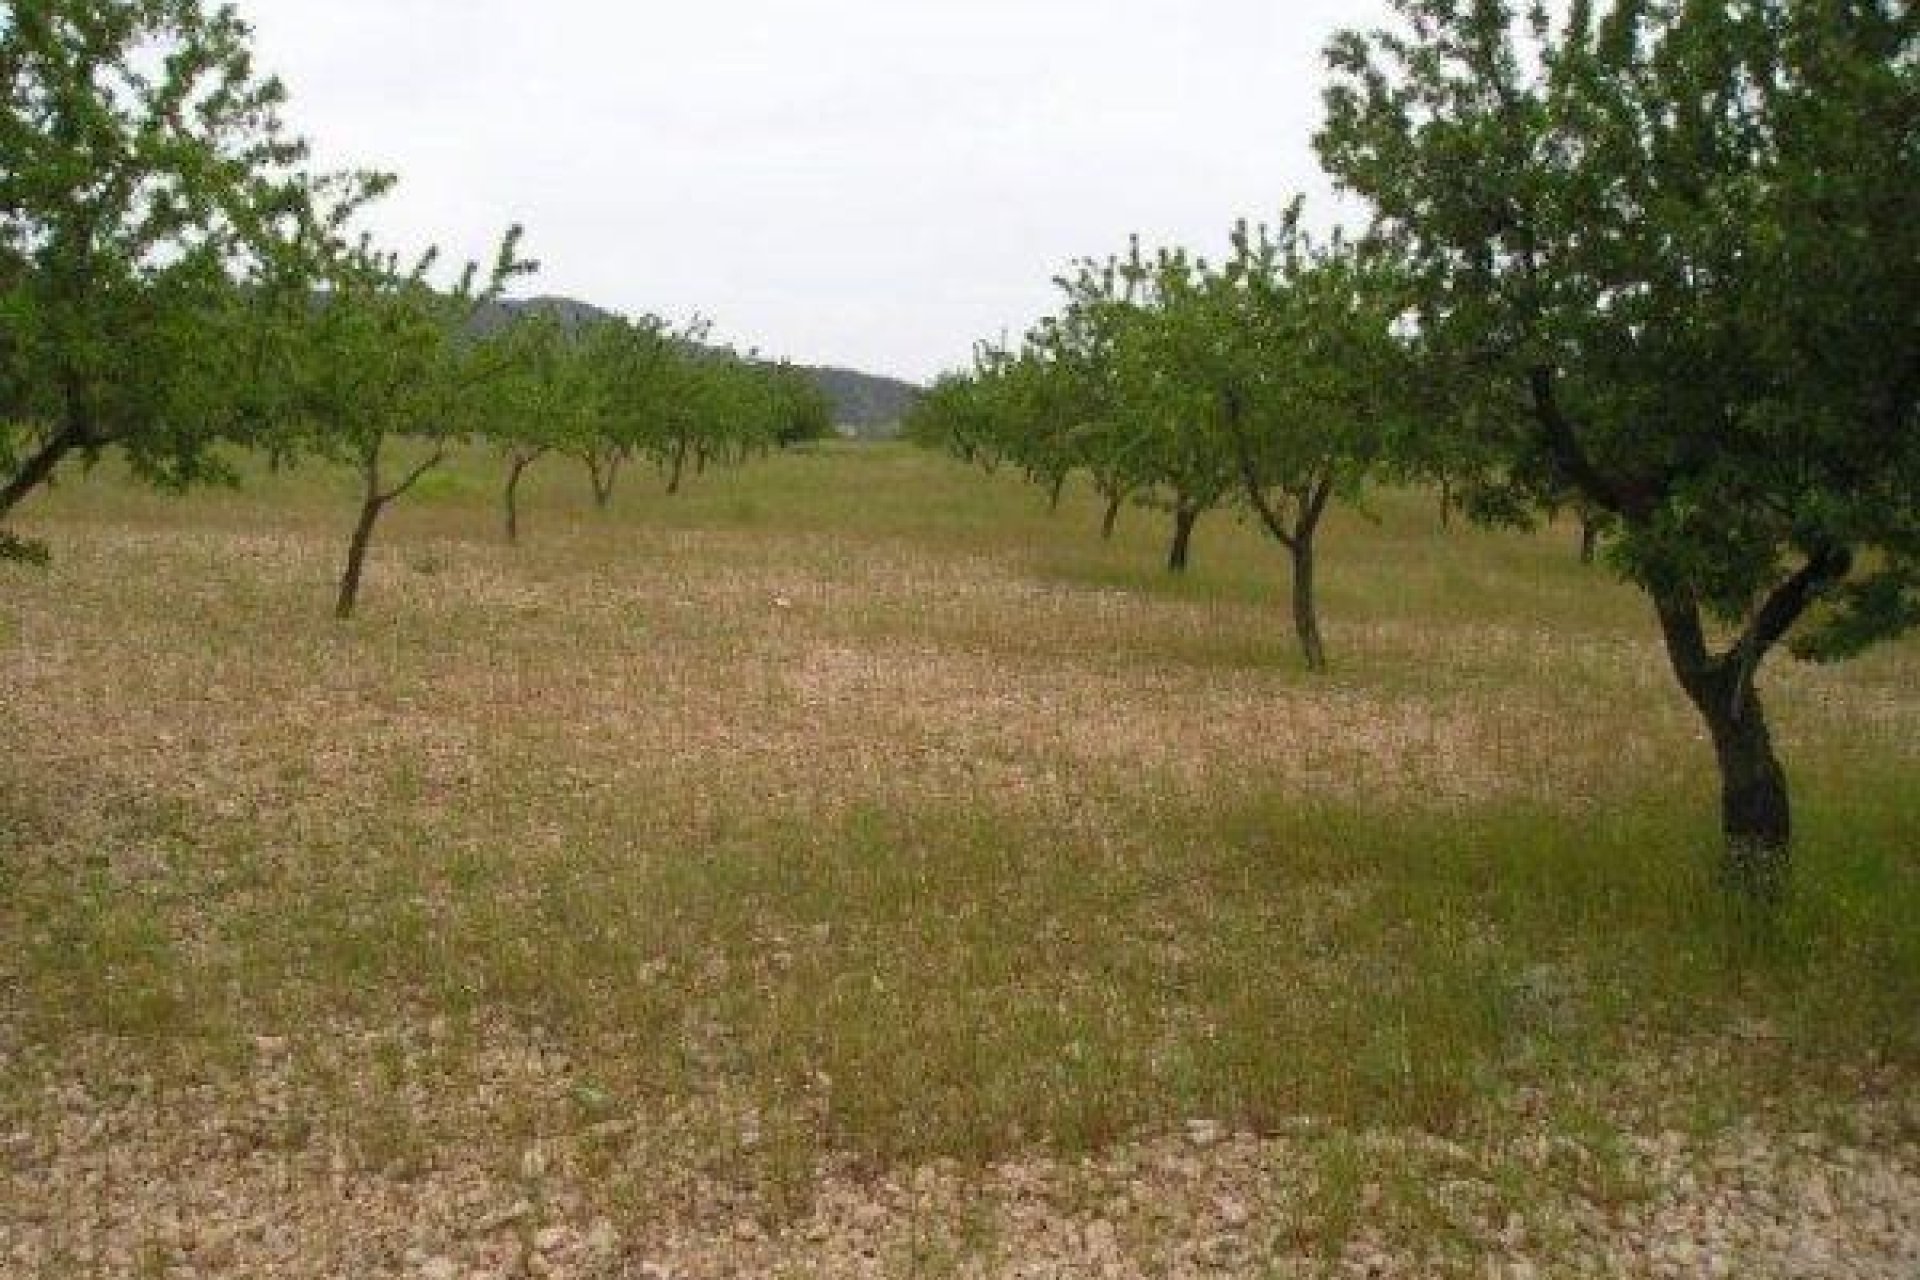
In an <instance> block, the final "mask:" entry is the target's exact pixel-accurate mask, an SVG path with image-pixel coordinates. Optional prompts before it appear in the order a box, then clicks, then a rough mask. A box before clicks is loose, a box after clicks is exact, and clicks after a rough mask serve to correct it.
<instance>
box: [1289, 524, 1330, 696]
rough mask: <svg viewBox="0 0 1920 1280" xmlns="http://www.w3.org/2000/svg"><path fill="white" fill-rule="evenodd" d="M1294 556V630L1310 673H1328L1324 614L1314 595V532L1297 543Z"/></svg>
mask: <svg viewBox="0 0 1920 1280" xmlns="http://www.w3.org/2000/svg"><path fill="white" fill-rule="evenodd" d="M1292 552H1293V629H1294V631H1295V633H1297V634H1298V635H1299V637H1300V652H1301V653H1302V654H1304V655H1305V656H1306V659H1307V669H1308V670H1309V671H1325V670H1326V669H1327V648H1326V645H1325V643H1323V642H1322V641H1321V639H1320V613H1319V609H1318V607H1317V605H1316V603H1315V599H1314V593H1313V530H1311V529H1309V530H1307V531H1306V532H1304V533H1303V534H1301V535H1300V536H1299V537H1297V538H1296V539H1295V540H1294V544H1293V547H1292Z"/></svg>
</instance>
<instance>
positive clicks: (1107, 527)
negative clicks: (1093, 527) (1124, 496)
mask: <svg viewBox="0 0 1920 1280" xmlns="http://www.w3.org/2000/svg"><path fill="white" fill-rule="evenodd" d="M1119 520H1120V495H1119V494H1117V493H1116V494H1112V495H1110V496H1109V497H1108V498H1107V514H1106V515H1105V516H1103V517H1102V518H1101V520H1100V538H1101V540H1102V541H1103V542H1112V541H1113V527H1114V525H1115V524H1117V523H1119Z"/></svg>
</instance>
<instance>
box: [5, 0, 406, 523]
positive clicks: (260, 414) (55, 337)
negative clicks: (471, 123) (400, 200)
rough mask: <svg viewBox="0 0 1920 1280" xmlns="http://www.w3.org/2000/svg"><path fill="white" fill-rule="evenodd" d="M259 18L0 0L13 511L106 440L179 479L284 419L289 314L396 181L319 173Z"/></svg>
mask: <svg viewBox="0 0 1920 1280" xmlns="http://www.w3.org/2000/svg"><path fill="white" fill-rule="evenodd" d="M250 37H251V33H250V31H249V30H248V28H247V26H246V25H245V24H244V23H243V22H241V21H240V20H239V19H238V18H237V17H236V16H235V15H234V13H233V11H232V10H231V9H229V8H225V7H221V8H212V7H209V6H208V5H205V4H202V3H199V2H198V0H143V2H135V0H118V2H109V0H86V2H82V0H17V2H16V3H13V4H10V5H8V6H7V11H6V14H5V16H4V17H0V156H4V161H0V423H4V424H8V425H5V426H0V519H5V518H6V517H7V516H8V515H9V514H10V513H11V512H12V511H13V510H14V508H15V507H17V506H18V505H19V503H20V502H21V501H23V500H24V499H25V498H26V497H28V496H29V495H30V494H32V493H33V492H34V491H35V490H36V489H38V488H39V487H40V486H42V485H44V484H46V483H48V482H49V480H50V479H51V478H52V477H53V475H54V472H55V470H56V468H57V467H58V466H59V465H60V463H61V462H62V461H64V460H66V459H68V458H74V457H79V458H85V459H92V458H96V457H98V456H99V455H100V454H101V453H102V452H104V451H105V450H108V449H117V450H119V451H120V452H121V453H123V454H124V455H125V457H126V458H127V459H128V461H129V462H130V463H131V465H132V467H133V470H134V472H135V474H136V475H138V476H140V477H142V478H143V479H146V480H148V481H150V482H153V483H156V484H159V485H162V486H166V487H181V486H185V485H187V484H190V483H193V482H196V481H202V480H207V479H218V478H231V475H232V473H231V471H230V469H229V468H228V466H227V465H226V463H225V462H224V461H223V460H222V458H221V456H220V455H219V453H218V452H217V451H216V450H215V449H214V448H213V446H214V445H215V444H216V443H217V442H219V441H222V440H232V441H240V442H242V443H252V442H258V441H259V440H260V439H261V438H262V436H263V435H264V434H265V433H266V432H267V431H268V430H269V428H270V427H271V426H272V425H273V423H274V422H275V421H276V420H277V419H278V418H279V416H280V414H279V405H278V396H279V394H280V392H281V390H282V388H283V385H284V380H283V369H282V367H281V363H282V360H283V359H284V356H285V352H284V350H283V349H281V348H279V347H277V346H276V345H275V339H276V338H278V337H280V336H284V334H285V333H286V329H285V327H284V325H282V324H281V323H279V319H280V318H281V317H280V313H282V312H284V311H285V310H287V309H289V308H298V307H301V306H304V304H305V300H306V291H307V289H308V287H309V281H310V278H311V276H312V274H313V271H314V268H315V265H316V262H317V258H318V255H319V253H320V251H321V250H322V249H323V248H324V246H325V244H326V243H327V241H328V240H329V238H330V237H332V236H333V235H334V234H335V233H337V231H338V227H339V225H340V223H341V222H342V221H343V220H344V219H345V217H346V216H347V215H348V214H349V213H350V212H351V210H352V208H353V207H354V206H356V205H357V204H359V203H360V202H362V201H364V200H365V199H367V198H369V197H371V196H372V195H374V194H376V193H377V192H378V191H379V190H381V189H382V188H383V187H384V185H385V180H384V179H381V178H378V177H375V176H371V175H352V176H344V177H340V178H335V179H326V180H321V179H316V178H313V177H311V176H310V175H308V174H307V173H306V172H304V170H303V169H302V165H303V163H304V161H305V159H306V148H305V145H304V144H303V143H302V142H301V141H300V140H299V139H297V138H294V137H292V136H290V135H289V134H288V133H287V132H286V131H285V128H284V126H283V125H282V122H281V119H280V109H281V105H282V103H283V101H284V98H285V92H284V90H283V89H282V87H281V85H280V83H279V81H277V80H274V79H272V78H271V77H263V76H261V75H259V74H258V73H257V72H256V71H255V70H254V67H253V63H252V57H251V53H250V50H249V43H250ZM27 547H28V544H25V543H23V542H21V541H20V540H18V539H16V538H14V537H13V536H12V535H9V534H6V533H4V532H0V548H12V549H15V550H23V549H27Z"/></svg>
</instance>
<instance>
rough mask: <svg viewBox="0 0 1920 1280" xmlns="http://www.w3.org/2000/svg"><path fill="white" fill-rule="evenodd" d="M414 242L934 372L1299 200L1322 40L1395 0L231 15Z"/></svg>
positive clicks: (378, 223) (550, 283)
mask: <svg viewBox="0 0 1920 1280" xmlns="http://www.w3.org/2000/svg"><path fill="white" fill-rule="evenodd" d="M238 5H239V8H240V10H241V12H242V13H243V14H244V15H245V16H246V17H247V18H248V19H249V20H250V21H251V22H252V23H253V25H254V27H255V29H256V33H257V48H258V51H259V61H260V64H261V66H262V67H263V69H265V70H269V71H273V72H276V73H278V74H279V75H280V76H281V77H282V78H283V79H285V80H286V82H287V85H288V88H289V90H290V91H291V93H292V96H293V102H292V107H291V111H290V116H291V121H292V123H293V125H294V126H295V128H296V129H297V130H299V131H300V132H302V133H304V134H305V135H307V136H308V137H310V138H311V139H312V140H313V141H314V143H315V146H316V149H317V158H318V160H319V162H320V163H321V164H322V165H325V166H329V167H331V166H345V165H356V166H365V167H374V168H382V169H387V170H391V171H393V172H395V173H397V174H399V175H400V178H401V183H400V187H399V189H398V191H396V192H395V194H394V195H393V196H392V197H391V198H390V199H389V200H388V201H387V202H386V203H385V205H384V206H383V208H382V209H381V210H380V211H379V212H378V214H376V216H375V217H374V219H373V224H374V226H375V227H376V229H377V230H378V231H379V232H380V233H381V234H382V235H383V236H384V237H386V238H387V239H389V240H390V242H391V243H392V246H393V247H394V248H397V249H401V250H407V251H411V250H415V249H418V248H420V247H424V245H425V244H427V243H439V244H441V245H442V246H444V248H445V249H446V250H447V252H448V254H449V255H450V256H454V257H459V258H466V257H476V256H484V255H486V254H487V253H488V251H489V249H490V247H491V245H492V244H493V242H494V240H495V239H497V237H498V235H499V232H500V231H501V230H502V229H503V228H504V227H505V226H506V225H507V224H508V223H511V222H515V221H518V222H522V223H524V224H526V228H527V238H526V242H525V243H526V250H527V252H528V253H529V254H530V255H531V256H533V257H535V258H538V259H539V260H540V262H541V264H542V271H541V273H540V275H539V276H538V277H536V278H535V280H534V281H533V283H532V286H531V288H530V289H529V290H528V291H529V292H536V293H558V294H566V295H569V296H572V297H577V298H581V299H583V300H585V301H588V302H593V303H596V304H598V305H600V306H604V307H609V308H612V309H614V310H619V311H624V312H628V313H633V312H638V311H655V312H658V313H660V314H663V315H666V316H668V317H670V318H684V317H686V316H689V315H691V314H694V313H696V312H697V313H699V314H702V315H706V316H708V317H710V318H712V319H713V320H714V321H715V322H716V325H717V329H716V332H717V334H718V336H720V337H723V338H726V339H729V340H731V341H734V342H736V343H737V344H739V345H741V346H743V347H746V346H752V347H758V348H759V349H760V350H761V351H762V352H764V353H765V354H767V355H770V356H789V357H792V358H794V359H798V360H804V361H807V362H812V363H833V364H842V365H850V366H853V367H856V368H861V369H865V370H868V371H870V372H875V373H891V374H896V375H900V376H905V377H911V378H915V379H925V378H929V377H931V376H932V375H933V374H935V373H937V372H938V371H940V370H942V369H945V368H951V367H956V366H959V365H962V364H964V363H965V362H966V361H967V359H968V357H969V353H970V351H971V347H972V343H973V341H974V340H975V339H976V338H980V337H987V336H997V335H998V334H1000V333H1001V332H1002V331H1012V332H1013V333H1016V334H1017V333H1018V332H1020V331H1021V330H1022V329H1024V328H1025V327H1026V326H1027V325H1028V324H1029V323H1030V322H1031V321H1032V320H1034V319H1035V318H1037V317H1038V316H1039V315H1041V314H1043V313H1044V312H1046V311H1048V310H1050V309H1052V305H1053V294H1052V286H1051V284H1050V281H1051V278H1052V276H1053V275H1054V274H1055V273H1056V272H1058V271H1059V270H1060V269H1061V268H1062V267H1063V266H1064V265H1066V263H1067V262H1069V261H1070V260H1071V259H1073V258H1076V257H1080V256H1086V255H1096V256H1101V255H1105V254H1107V253H1109V252H1112V251H1115V250H1118V249H1121V248H1123V247H1124V246H1125V243H1126V237H1127V235H1128V234H1129V233H1130V232H1134V231H1139V232H1140V233H1142V235H1143V236H1145V237H1146V238H1147V239H1148V240H1149V241H1150V242H1153V241H1172V242H1177V243H1184V244H1189V245H1192V246H1194V247H1196V248H1201V249H1212V248H1214V247H1216V246H1218V245H1219V244H1221V243H1222V242H1223V241H1224V239H1225V235H1226V230H1227V228H1228V226H1229V225H1230V224H1231V222H1232V221H1233V219H1234V218H1236V217H1239V216H1242V215H1245V216H1249V217H1254V218H1262V217H1270V216H1272V215H1273V214H1274V213H1275V212H1276V211H1277V210H1278V209H1279V208H1280V206H1281V205H1282V204H1283V203H1284V202H1285V200H1286V199H1287V197H1288V195H1289V194H1290V193H1292V192H1295V191H1304V192H1306V193H1307V194H1308V196H1309V198H1310V200H1311V201H1312V202H1313V203H1314V204H1316V205H1318V207H1319V210H1320V213H1321V216H1322V218H1324V217H1326V216H1329V214H1330V210H1331V204H1330V202H1329V198H1328V196H1327V186H1326V183H1325V181H1324V179H1323V178H1321V176H1320V174H1319V172H1318V167H1317V165H1316V164H1315V162H1314V159H1313V155H1312V148H1311V146H1310V145H1309V138H1310V135H1311V134H1312V131H1313V129H1314V128H1315V126H1316V124H1317V122H1318V120H1319V113H1320V106H1319V86H1320V84H1321V82H1322V80H1323V75H1322V71H1321V64H1320V57H1319V55H1320V50H1321V48H1322V46H1323V45H1324V43H1325V41H1326V39H1327V37H1328V36H1329V35H1330V34H1331V33H1332V32H1333V30H1334V29H1335V28H1336V27H1338V26H1341V25H1371V24H1373V23H1375V22H1376V21H1377V20H1378V18H1379V15H1380V13H1381V11H1382V10H1383V8H1384V6H1383V4H1382V3H1381V2H1380V0H1355V2H1354V3H1345V4H1343V3H1336V2H1335V0H1296V2H1294V3H1282V2H1281V0H1266V2H1264V3H1263V2H1262V0H1186V2H1184V3H1181V2H1177V0H1028V2H1026V3H1021V2H1020V0H921V2H908V0H891V2H889V0H706V2H705V3H702V2H701V0H678V2H677V3H672V4H662V3H655V2H653V0H634V2H632V3H616V2H615V0H538V2H535V3H528V2H527V0H238Z"/></svg>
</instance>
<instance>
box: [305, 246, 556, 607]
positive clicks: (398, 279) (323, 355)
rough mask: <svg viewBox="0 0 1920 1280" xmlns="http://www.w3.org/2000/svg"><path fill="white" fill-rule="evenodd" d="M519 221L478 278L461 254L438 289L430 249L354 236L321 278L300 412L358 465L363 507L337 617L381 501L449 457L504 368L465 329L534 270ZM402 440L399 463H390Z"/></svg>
mask: <svg viewBox="0 0 1920 1280" xmlns="http://www.w3.org/2000/svg"><path fill="white" fill-rule="evenodd" d="M519 242H520V229H519V228H518V227H515V228H513V229H512V230H511V231H509V232H508V233H507V235H506V236H505V237H504V238H503V239H502V240H501V242H500V247H499V250H498V252H497V253H496V255H495V258H494V263H493V267H492V270H491V271H490V272H489V273H488V275H487V276H486V278H485V281H484V282H483V283H482V282H480V280H479V270H478V267H477V266H475V265H474V264H471V263H470V264H468V266H467V267H466V269H465V270H464V271H463V272H462V273H461V276H460V280H459V283H458V284H457V285H456V286H455V287H454V288H453V289H452V290H451V291H446V292H443V291H441V290H438V289H436V288H434V286H433V285H432V283H431V282H430V280H429V278H428V277H429V273H430V272H431V270H432V268H433V264H434V261H435V254H434V253H432V252H431V251H430V252H428V253H427V254H425V255H423V256H422V257H421V258H420V260H419V261H418V262H417V263H415V265H414V266H413V267H412V268H411V269H403V268H402V267H401V266H400V264H399V262H398V261H397V260H396V259H395V258H394V257H393V256H392V255H390V254H383V253H378V252H376V251H374V250H373V249H372V248H371V247H370V246H369V245H368V244H367V242H366V241H364V240H363V241H362V242H361V243H360V244H359V245H358V246H357V247H355V248H354V249H352V250H351V251H349V252H346V253H343V254H340V255H337V256H336V257H335V259H334V261H333V262H332V263H331V264H330V267H329V270H328V271H327V274H326V281H327V289H326V292H325V294H324V296H322V297H321V298H319V299H317V300H316V302H315V304H314V305H313V306H311V307H309V308H308V309H307V314H306V316H305V317H304V319H303V321H302V323H301V326H300V329H301V332H300V338H299V342H298V353H299V357H300V368H299V373H298V375H297V386H298V395H299V400H298V403H299V413H300V417H301V420H302V423H303V425H304V427H305V430H306V439H307V443H308V444H309V445H310V447H311V448H313V449H314V451H316V452H318V453H320V454H322V455H323V456H326V457H330V458H334V459H337V460H339V461H343V462H347V463H350V464H351V465H352V466H354V467H355V468H356V469H357V470H358V472H359V473H360V488H361V497H360V510H359V516H358V518H357V519H356V521H355V523H354V528H353V535H352V538H351V540H350V541H349V542H348V544H347V558H346V564H345V566H344V567H343V569H342V571H341V575H340V590H339V593H338V596H337V597H336V600H335V603H334V616H336V617H338V618H341V619H343V620H344V619H346V618H350V617H352V616H353V611H354V606H355V604H356V603H357V602H358V600H359V596H360V580H361V576H362V573H363V571H364V568H365V564H366V556H367V548H368V547H369V546H370V545H371V543H372V541H373V532H374V527H375V525H376V524H377V523H378V522H379V519H380V516H381V514H382V513H383V512H384V511H385V510H386V509H387V507H388V505H389V504H391V503H392V502H393V501H394V500H396V499H398V498H400V497H401V496H403V495H404V494H406V493H407V492H408V491H409V490H411V489H412V488H413V487H414V486H415V485H416V484H418V483H419V482H420V479H421V477H423V476H425V475H426V474H427V473H428V472H429V471H431V470H432V469H433V468H435V467H437V466H439V465H440V464H441V463H442V462H444V461H445V460H446V458H447V454H448V451H449V449H450V448H451V447H452V445H453V444H454V443H455V442H457V441H458V440H459V439H461V438H462V437H464V436H466V435H468V434H470V433H471V432H472V431H473V430H474V428H475V425H476V422H477V420H479V419H480V418H481V412H482V411H481V409H480V407H479V403H478V402H479V399H480V397H482V396H483V395H484V394H486V393H487V392H488V391H489V390H490V387H489V385H488V384H490V383H492V382H494V381H496V380H498V379H499V378H500V377H501V376H502V375H503V374H504V373H505V372H506V371H507V364H506V361H507V360H508V359H510V358H511V356H510V353H507V352H503V351H502V350H500V349H499V348H497V347H494V346H493V345H492V344H486V343H478V342H476V341H475V340H474V339H473V337H472V329H473V321H474V317H475V315H476V313H477V312H478V311H479V309H480V308H481V307H482V306H484V305H486V304H487V303H490V302H492V301H494V300H496V299H497V298H498V297H499V296H500V293H501V291H502V290H503V289H504V287H505V286H506V284H507V282H508V281H509V280H511V279H512V278H513V277H515V276H517V275H522V274H526V273H528V272H530V271H532V270H533V265H532V264H531V263H528V262H525V261H523V260H521V258H520V257H519V253H518V248H519ZM401 441H406V442H409V443H411V444H413V446H414V449H415V454H414V456H413V457H412V459H411V460H410V461H408V462H405V463H401V464H399V465H398V466H397V467H394V466H392V458H391V457H390V453H391V451H392V449H393V447H394V446H395V445H396V444H397V443H398V442H401Z"/></svg>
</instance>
